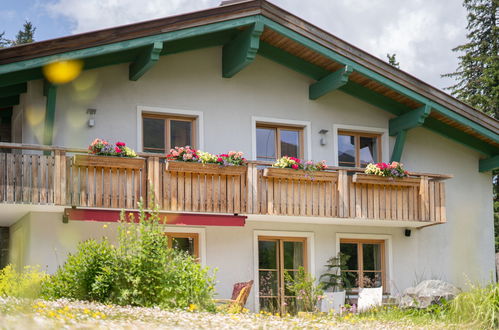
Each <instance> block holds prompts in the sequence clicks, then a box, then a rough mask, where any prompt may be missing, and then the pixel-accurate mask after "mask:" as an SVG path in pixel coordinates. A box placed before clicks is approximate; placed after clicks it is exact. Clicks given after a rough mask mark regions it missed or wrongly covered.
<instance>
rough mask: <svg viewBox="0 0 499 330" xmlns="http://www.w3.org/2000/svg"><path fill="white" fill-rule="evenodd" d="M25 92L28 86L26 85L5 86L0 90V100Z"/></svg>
mask: <svg viewBox="0 0 499 330" xmlns="http://www.w3.org/2000/svg"><path fill="white" fill-rule="evenodd" d="M27 90H28V85H27V84H26V83H21V84H17V85H10V86H5V87H2V88H0V98H2V97H7V96H14V95H19V94H22V93H26V91H27Z"/></svg>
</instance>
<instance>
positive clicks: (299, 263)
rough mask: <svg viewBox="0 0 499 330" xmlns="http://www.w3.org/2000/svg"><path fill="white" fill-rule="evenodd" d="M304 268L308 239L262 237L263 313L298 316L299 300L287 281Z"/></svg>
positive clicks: (259, 268)
mask: <svg viewBox="0 0 499 330" xmlns="http://www.w3.org/2000/svg"><path fill="white" fill-rule="evenodd" d="M305 265H306V238H302V237H264V236H261V237H259V238H258V274H259V275H258V280H259V287H260V292H259V299H260V310H263V311H267V312H271V313H281V314H282V313H295V312H296V299H295V297H294V296H293V295H292V294H291V292H289V290H288V289H287V285H286V284H287V283H288V282H289V281H288V279H289V278H294V275H295V273H296V272H297V271H298V269H299V268H300V267H305ZM286 274H287V275H286Z"/></svg>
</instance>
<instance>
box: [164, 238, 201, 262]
mask: <svg viewBox="0 0 499 330" xmlns="http://www.w3.org/2000/svg"><path fill="white" fill-rule="evenodd" d="M166 236H167V237H168V247H170V248H174V249H177V250H181V251H185V252H187V253H188V254H189V255H191V256H193V257H194V258H199V234H196V233H166Z"/></svg>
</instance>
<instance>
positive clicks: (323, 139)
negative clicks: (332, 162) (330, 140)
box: [319, 129, 329, 146]
mask: <svg viewBox="0 0 499 330" xmlns="http://www.w3.org/2000/svg"><path fill="white" fill-rule="evenodd" d="M327 132H329V131H328V130H327V129H321V130H320V131H319V134H320V135H321V139H320V144H321V146H325V145H326V133H327Z"/></svg>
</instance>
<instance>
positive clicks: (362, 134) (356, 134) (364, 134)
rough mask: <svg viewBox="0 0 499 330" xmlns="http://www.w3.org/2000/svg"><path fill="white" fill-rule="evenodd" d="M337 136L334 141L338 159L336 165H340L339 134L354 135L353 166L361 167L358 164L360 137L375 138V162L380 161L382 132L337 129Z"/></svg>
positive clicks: (381, 155)
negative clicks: (335, 141)
mask: <svg viewBox="0 0 499 330" xmlns="http://www.w3.org/2000/svg"><path fill="white" fill-rule="evenodd" d="M337 135H338V138H337V143H336V159H337V160H338V166H342V165H340V136H342V135H343V136H353V137H354V147H355V166H353V167H354V168H363V167H362V166H361V164H360V138H361V137H368V138H376V145H377V148H378V150H377V153H376V158H377V160H376V162H377V163H379V162H381V161H382V157H383V150H382V149H383V147H382V136H383V134H382V133H370V132H361V131H350V130H344V129H339V130H338V133H337Z"/></svg>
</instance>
